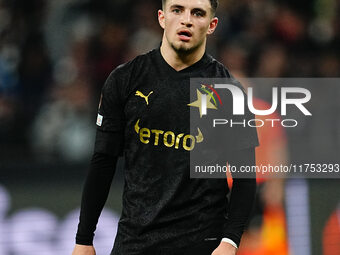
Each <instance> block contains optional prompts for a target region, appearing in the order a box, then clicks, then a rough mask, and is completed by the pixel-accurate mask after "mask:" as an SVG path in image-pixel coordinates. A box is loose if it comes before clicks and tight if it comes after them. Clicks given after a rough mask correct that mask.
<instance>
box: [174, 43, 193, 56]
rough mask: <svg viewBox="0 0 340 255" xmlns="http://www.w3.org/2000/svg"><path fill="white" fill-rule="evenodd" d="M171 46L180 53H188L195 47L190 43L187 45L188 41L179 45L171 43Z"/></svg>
mask: <svg viewBox="0 0 340 255" xmlns="http://www.w3.org/2000/svg"><path fill="white" fill-rule="evenodd" d="M186 44H187V45H186ZM171 46H172V48H173V49H174V50H175V51H176V52H177V53H180V54H189V53H191V52H193V51H194V50H195V49H196V48H197V47H194V46H192V45H189V44H188V43H181V44H180V45H174V44H172V45H171Z"/></svg>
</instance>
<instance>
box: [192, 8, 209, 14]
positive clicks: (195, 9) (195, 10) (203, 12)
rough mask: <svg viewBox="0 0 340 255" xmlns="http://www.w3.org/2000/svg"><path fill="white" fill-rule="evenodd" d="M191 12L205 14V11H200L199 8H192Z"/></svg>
mask: <svg viewBox="0 0 340 255" xmlns="http://www.w3.org/2000/svg"><path fill="white" fill-rule="evenodd" d="M192 11H193V12H197V11H199V12H201V13H202V14H204V15H205V14H206V13H207V11H205V10H203V9H201V8H194V9H193V10H192Z"/></svg>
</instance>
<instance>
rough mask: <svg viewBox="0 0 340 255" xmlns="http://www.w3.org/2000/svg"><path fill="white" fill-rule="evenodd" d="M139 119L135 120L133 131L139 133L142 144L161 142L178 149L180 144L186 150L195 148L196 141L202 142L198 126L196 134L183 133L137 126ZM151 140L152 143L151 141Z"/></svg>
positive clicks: (157, 144)
mask: <svg viewBox="0 0 340 255" xmlns="http://www.w3.org/2000/svg"><path fill="white" fill-rule="evenodd" d="M139 122H140V120H137V122H136V124H135V131H136V133H137V134H138V135H139V140H140V142H142V143H144V144H149V143H150V144H153V145H154V146H159V145H160V144H163V145H164V146H166V147H169V148H171V147H174V148H175V149H179V148H180V146H182V147H183V149H184V150H186V151H192V150H193V149H194V148H195V144H196V143H201V142H203V140H204V138H203V134H202V132H201V130H200V129H199V128H197V131H198V134H197V135H196V136H193V135H190V134H188V135H185V134H184V133H180V134H177V135H176V134H175V133H174V132H172V131H163V130H158V129H149V128H145V127H144V128H141V127H140V126H139ZM152 140H153V143H152Z"/></svg>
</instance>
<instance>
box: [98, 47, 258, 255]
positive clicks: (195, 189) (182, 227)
mask: <svg viewBox="0 0 340 255" xmlns="http://www.w3.org/2000/svg"><path fill="white" fill-rule="evenodd" d="M191 77H230V74H229V73H228V71H227V70H226V68H225V67H224V66H223V65H222V64H220V63H219V62H218V61H216V60H215V59H213V58H212V57H211V56H209V55H207V54H205V55H204V56H203V57H202V58H201V60H199V61H198V62H196V63H195V64H193V65H192V66H190V67H188V68H186V69H184V70H181V71H176V70H174V69H173V68H172V67H171V66H170V65H168V64H167V63H166V61H165V60H164V59H163V57H162V55H161V53H160V50H159V49H156V50H153V51H151V52H149V53H147V54H145V55H141V56H138V57H137V58H135V59H134V60H133V61H131V62H128V63H126V64H124V65H121V66H119V67H118V68H116V69H115V70H114V71H113V72H112V73H111V74H110V76H109V78H108V79H107V81H106V83H105V85H104V87H103V90H102V98H101V103H100V108H99V114H98V119H97V125H98V129H99V130H100V131H102V132H105V133H110V132H112V133H116V134H117V133H120V134H121V136H122V137H124V144H123V145H122V146H121V143H117V145H116V146H115V148H112V146H107V144H105V142H103V141H101V142H100V143H96V150H97V151H101V152H107V153H111V154H112V150H114V151H115V154H118V153H119V152H121V153H122V154H123V155H124V157H125V169H124V176H125V186H124V193H123V210H122V214H121V218H120V221H119V226H118V233H117V236H116V240H115V245H114V249H113V252H112V254H114V255H120V254H124V255H127V254H128V255H130V254H131V255H132V254H143V252H144V253H145V254H160V253H161V252H162V251H163V252H164V253H166V251H171V250H174V249H176V248H181V247H187V246H190V245H194V244H198V243H200V242H202V241H204V240H209V238H210V239H211V238H212V239H214V238H218V239H219V238H222V237H226V236H224V229H225V227H226V226H225V224H226V220H225V212H226V208H227V204H228V201H227V197H226V195H227V193H228V186H227V182H226V179H191V178H190V173H189V163H190V160H189V153H190V151H191V150H193V149H194V146H195V144H194V141H192V139H191V138H192V137H193V136H194V134H190V123H189V120H190V109H189V108H190V107H189V106H188V104H189V103H190V91H189V86H190V78H191ZM247 132H248V131H247ZM252 132H253V133H251V134H249V135H248V134H239V135H237V136H238V137H237V138H238V140H239V142H240V144H242V145H243V146H245V147H247V146H248V147H255V146H256V145H257V136H256V131H255V130H254V131H252ZM111 142H112V141H111ZM107 150H111V151H107ZM150 250H152V251H153V253H148V251H150ZM155 251H160V252H155ZM170 254H171V252H170Z"/></svg>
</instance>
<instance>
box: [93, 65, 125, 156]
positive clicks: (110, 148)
mask: <svg viewBox="0 0 340 255" xmlns="http://www.w3.org/2000/svg"><path fill="white" fill-rule="evenodd" d="M122 85H124V79H123V77H121V75H118V74H117V72H116V71H113V72H112V73H111V74H110V76H109V77H108V78H107V80H106V82H105V84H104V86H103V88H102V93H101V96H100V101H99V107H98V115H97V122H96V124H97V134H96V142H95V149H94V151H95V152H98V153H105V154H110V155H114V156H119V155H121V154H122V150H123V145H124V127H125V117H124V104H123V101H124V100H123V99H122V94H121V92H120V89H119V88H120V87H121V86H122Z"/></svg>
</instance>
